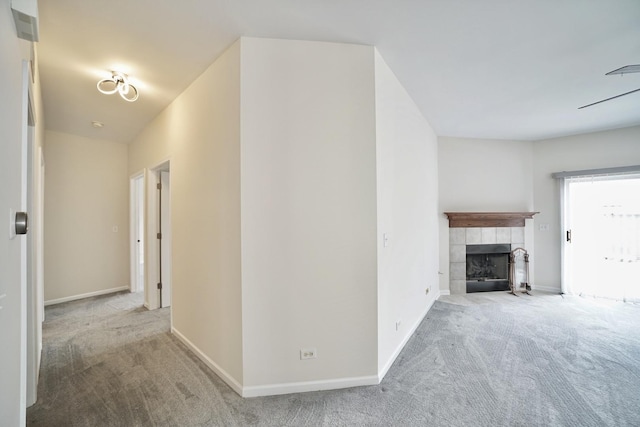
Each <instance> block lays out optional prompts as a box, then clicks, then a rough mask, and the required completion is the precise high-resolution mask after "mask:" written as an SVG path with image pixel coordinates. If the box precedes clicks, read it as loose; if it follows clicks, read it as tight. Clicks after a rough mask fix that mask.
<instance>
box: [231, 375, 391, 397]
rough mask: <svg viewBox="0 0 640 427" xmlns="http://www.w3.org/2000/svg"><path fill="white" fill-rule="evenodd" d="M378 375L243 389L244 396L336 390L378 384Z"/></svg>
mask: <svg viewBox="0 0 640 427" xmlns="http://www.w3.org/2000/svg"><path fill="white" fill-rule="evenodd" d="M378 384H379V382H378V377H377V376H375V375H371V376H367V377H353V378H336V379H332V380H319V381H303V382H297V383H285V384H269V385H258V386H249V387H244V388H243V389H242V397H260V396H275V395H280V394H290V393H305V392H309V391H321V390H335V389H339V388H350V387H360V386H366V385H378Z"/></svg>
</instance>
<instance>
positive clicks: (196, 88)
mask: <svg viewBox="0 0 640 427" xmlns="http://www.w3.org/2000/svg"><path fill="white" fill-rule="evenodd" d="M167 159H170V161H171V216H172V218H171V226H172V236H173V247H172V268H173V271H172V287H173V288H172V309H171V310H172V311H171V312H172V323H173V330H174V332H175V333H176V334H177V335H178V336H179V337H181V338H182V339H183V340H186V342H187V343H188V344H189V345H190V346H191V347H192V349H194V350H195V351H196V352H198V353H199V355H200V356H201V357H202V358H203V359H205V360H207V362H208V363H209V366H211V367H212V368H214V369H215V370H216V371H217V372H218V373H219V374H220V375H222V376H223V377H225V379H226V380H227V381H228V382H229V383H230V384H232V385H234V387H235V388H236V390H237V391H240V389H239V386H240V385H241V384H242V381H243V375H242V318H241V316H242V307H241V282H240V279H241V277H240V43H239V42H236V43H235V44H234V45H232V46H231V47H230V48H229V49H228V50H227V51H226V52H225V53H224V54H223V55H221V56H220V57H219V58H218V59H217V60H216V61H215V62H214V63H213V64H212V65H211V66H210V67H209V68H208V69H207V70H206V71H205V72H204V73H203V74H202V75H201V76H200V77H199V78H198V79H196V80H195V81H194V82H193V83H192V84H191V86H189V88H187V90H185V92H183V93H182V94H181V95H180V96H179V97H178V98H177V99H176V100H175V101H174V102H173V103H172V104H171V105H170V106H169V107H168V108H167V109H166V110H164V111H163V112H162V113H161V114H160V115H159V116H158V117H157V118H156V119H155V120H154V121H152V122H151V123H150V124H149V125H148V126H147V127H146V128H145V129H144V130H143V132H142V133H141V134H140V135H139V136H138V137H137V138H136V139H135V140H134V141H133V142H132V143H131V144H130V146H129V174H130V175H133V174H135V173H137V172H140V171H141V170H144V169H145V168H152V167H155V166H157V165H159V164H160V163H161V162H163V161H165V160H167ZM149 253H150V251H148V250H145V254H149ZM145 264H146V265H148V264H149V263H148V262H145Z"/></svg>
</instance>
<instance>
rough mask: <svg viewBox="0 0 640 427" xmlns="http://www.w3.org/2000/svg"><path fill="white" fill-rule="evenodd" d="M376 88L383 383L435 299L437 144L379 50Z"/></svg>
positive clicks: (379, 371) (379, 316) (379, 331)
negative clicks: (386, 374) (384, 237)
mask: <svg viewBox="0 0 640 427" xmlns="http://www.w3.org/2000/svg"><path fill="white" fill-rule="evenodd" d="M375 83H376V145H377V195H378V196H377V206H378V208H377V209H378V234H377V239H378V240H377V247H378V373H379V375H380V377H382V376H384V374H385V373H386V371H387V370H388V368H389V367H390V366H391V364H392V363H393V361H394V360H395V358H396V356H397V355H398V353H399V352H400V350H402V347H403V346H404V344H405V342H406V340H407V339H408V338H409V337H410V336H411V334H412V333H413V331H414V329H415V328H416V327H417V326H418V324H419V322H420V321H421V320H422V318H423V317H424V315H425V314H426V311H427V309H428V308H429V307H430V306H431V304H432V303H433V301H434V300H435V298H436V297H437V295H438V286H439V284H438V142H437V137H436V135H435V133H434V132H433V130H432V129H431V127H430V125H429V123H427V121H426V120H425V119H424V117H423V116H422V114H421V113H420V111H419V110H418V108H417V106H416V105H415V104H414V102H413V100H412V99H411V98H410V96H409V95H408V94H407V92H406V91H405V90H404V88H403V87H402V86H401V85H400V83H399V82H398V80H397V78H396V76H395V75H394V74H393V72H392V71H391V69H389V67H388V66H387V64H386V63H385V62H384V59H382V57H381V56H380V54H379V53H378V52H377V51H376V53H375ZM384 234H386V235H387V238H388V240H387V245H386V247H385V245H384V242H383V235H384ZM426 289H430V292H429V294H428V295H427V293H426ZM397 321H400V326H399V327H398V329H396V322H397Z"/></svg>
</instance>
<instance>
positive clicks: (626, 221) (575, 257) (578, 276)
mask: <svg viewBox="0 0 640 427" xmlns="http://www.w3.org/2000/svg"><path fill="white" fill-rule="evenodd" d="M564 193H565V194H564V208H563V212H564V218H565V220H564V222H565V235H564V236H563V237H564V239H563V240H564V254H565V256H564V262H563V269H564V275H563V276H564V277H563V279H564V280H563V291H564V292H567V293H569V294H576V295H584V296H596V297H604V298H612V299H616V300H624V301H640V286H638V277H640V174H637V173H636V174H624V175H604V176H589V177H572V178H566V179H565V184H564Z"/></svg>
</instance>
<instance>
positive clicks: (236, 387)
mask: <svg viewBox="0 0 640 427" xmlns="http://www.w3.org/2000/svg"><path fill="white" fill-rule="evenodd" d="M171 333H173V334H174V335H175V336H176V337H177V338H178V339H179V340H180V341H182V343H183V344H184V345H186V346H187V347H189V350H191V351H192V352H193V353H194V354H195V355H196V356H197V357H198V359H200V360H202V361H203V362H204V364H205V365H207V366H208V367H209V369H211V370H212V371H213V372H215V374H216V375H217V376H219V377H220V379H221V380H222V381H224V382H225V383H227V385H228V386H229V387H231V388H232V389H233V391H235V392H236V393H238V394H239V395H240V396H242V385H241V384H240V383H239V382H238V381H236V379H235V378H233V377H232V376H231V375H230V374H229V373H228V372H227V371H225V370H224V369H222V368H221V367H220V366H218V364H217V363H215V362H214V361H213V360H211V359H209V357H208V356H207V355H206V354H204V353H203V352H202V350H200V349H199V348H198V347H197V346H196V345H195V344H194V343H192V342H191V341H189V340H188V339H187V337H185V336H184V335H182V334H181V333H180V331H178V330H177V329H176V328H174V327H171Z"/></svg>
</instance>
